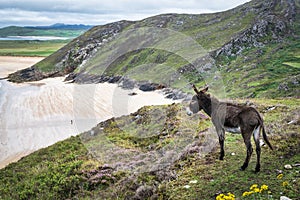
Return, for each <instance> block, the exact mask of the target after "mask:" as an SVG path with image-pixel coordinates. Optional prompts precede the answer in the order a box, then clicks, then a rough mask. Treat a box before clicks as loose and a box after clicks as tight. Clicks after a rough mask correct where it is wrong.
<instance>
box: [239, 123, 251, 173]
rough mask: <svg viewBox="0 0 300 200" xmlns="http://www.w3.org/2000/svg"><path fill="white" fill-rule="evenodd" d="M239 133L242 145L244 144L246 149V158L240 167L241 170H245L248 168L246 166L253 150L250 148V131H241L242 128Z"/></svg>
mask: <svg viewBox="0 0 300 200" xmlns="http://www.w3.org/2000/svg"><path fill="white" fill-rule="evenodd" d="M241 132H242V136H243V139H244V143H245V145H246V148H247V156H246V159H245V162H244V164H243V165H242V167H241V170H245V169H246V168H247V167H248V164H249V161H250V158H251V155H252V152H253V148H252V145H251V135H252V131H249V129H243V128H242V129H241Z"/></svg>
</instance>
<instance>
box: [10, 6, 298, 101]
mask: <svg viewBox="0 0 300 200" xmlns="http://www.w3.org/2000/svg"><path fill="white" fill-rule="evenodd" d="M299 6H300V5H299V2H298V1H276V0H274V1H256V0H254V1H251V2H249V3H246V4H244V5H242V6H239V7H237V8H234V9H232V10H229V11H226V12H220V13H215V14H200V15H185V14H165V15H158V16H154V17H150V18H147V19H144V20H141V21H120V22H115V23H111V24H107V25H103V26H97V27H94V28H92V29H91V30H89V31H87V32H86V33H84V34H83V35H81V36H79V37H78V38H76V39H74V40H73V41H72V42H70V43H69V44H68V45H66V46H64V47H63V48H61V49H60V50H59V51H57V52H56V53H54V54H52V55H51V56H49V57H47V58H46V59H44V60H43V61H41V62H40V63H38V64H36V65H35V66H33V68H31V70H33V72H36V73H31V75H30V76H28V75H27V76H24V77H26V79H25V78H22V74H23V73H22V71H21V72H18V73H16V74H12V75H11V76H10V80H11V81H16V82H22V81H26V80H39V79H41V78H45V77H49V76H54V75H55V76H57V75H64V74H68V73H70V72H73V71H74V73H73V74H72V77H71V78H73V79H74V81H75V82H83V83H84V82H90V80H91V79H93V80H94V82H97V81H98V82H99V81H101V80H102V79H101V77H104V76H119V75H121V76H124V75H125V76H126V77H129V78H130V79H134V80H136V81H143V80H150V78H151V80H152V79H153V80H152V81H153V82H157V83H161V84H165V85H170V86H171V87H177V88H184V87H185V86H186V84H187V83H188V82H194V83H197V84H199V85H203V84H205V82H206V83H207V82H210V81H209V80H208V78H207V74H206V75H205V74H204V73H203V72H204V71H206V70H205V69H204V68H205V67H207V66H208V67H209V65H210V66H211V67H209V68H210V69H211V68H213V70H211V71H213V73H215V72H216V71H217V72H218V73H219V77H220V78H221V79H222V82H223V85H224V89H225V92H226V94H227V95H228V96H230V97H268V98H273V97H288V96H294V97H297V96H299V90H298V88H299V73H298V72H299V62H300V61H299V58H300V57H299V56H300V52H299V32H300V31H299V29H300V28H299V24H300V23H299ZM189 48H191V49H189ZM193 53H194V54H193ZM204 57H206V58H207V59H203V58H204ZM203 60H205V61H203ZM79 66H80V67H79ZM150 66H151V67H150ZM140 71H143V72H144V73H143V76H141V75H139V74H140V73H139V72H140ZM158 71H159V73H157V72H158ZM24 73H26V70H25V71H24ZM154 74H155V75H157V74H161V76H163V77H169V79H168V80H167V81H165V82H162V81H161V80H164V79H162V78H161V77H160V76H158V77H155V76H153V75H154ZM211 74H212V73H211ZM88 75H90V76H88ZM144 75H146V76H144ZM97 77H98V78H97ZM149 77H150V78H149ZM179 77H181V79H180V80H178V78H179ZM183 80H184V81H183ZM210 80H211V79H210ZM219 82H220V81H219ZM183 90H184V89H183Z"/></svg>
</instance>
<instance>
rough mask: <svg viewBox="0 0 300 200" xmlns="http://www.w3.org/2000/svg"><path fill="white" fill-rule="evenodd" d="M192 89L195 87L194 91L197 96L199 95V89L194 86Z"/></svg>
mask: <svg viewBox="0 0 300 200" xmlns="http://www.w3.org/2000/svg"><path fill="white" fill-rule="evenodd" d="M192 87H193V89H194V91H195V92H196V94H198V93H199V90H198V89H197V87H196V86H195V85H194V84H192Z"/></svg>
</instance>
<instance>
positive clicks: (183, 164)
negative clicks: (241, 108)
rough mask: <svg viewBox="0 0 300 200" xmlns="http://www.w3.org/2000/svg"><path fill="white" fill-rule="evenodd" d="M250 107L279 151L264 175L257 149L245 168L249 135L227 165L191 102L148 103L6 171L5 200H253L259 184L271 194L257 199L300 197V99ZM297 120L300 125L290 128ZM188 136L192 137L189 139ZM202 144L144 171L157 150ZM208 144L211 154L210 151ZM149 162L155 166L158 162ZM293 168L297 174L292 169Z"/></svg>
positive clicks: (269, 154)
mask: <svg viewBox="0 0 300 200" xmlns="http://www.w3.org/2000/svg"><path fill="white" fill-rule="evenodd" d="M235 101H236V102H240V103H242V102H243V101H242V100H239V99H237V100H235ZM250 102H252V103H253V104H254V105H255V106H256V107H257V108H258V110H259V111H260V112H261V113H262V115H263V116H264V119H265V126H266V129H267V132H268V137H269V140H270V142H271V144H272V145H273V148H274V151H271V150H270V149H269V148H268V147H267V146H264V147H263V148H262V160H261V165H262V166H261V172H259V173H258V174H256V173H254V168H255V163H256V156H255V151H254V153H253V156H252V159H251V161H250V164H249V167H248V168H247V169H246V170H245V171H240V170H239V167H240V166H241V165H242V163H243V161H244V158H245V155H246V152H245V146H244V144H243V140H242V137H241V135H239V134H229V133H228V134H226V140H225V141H226V142H225V152H226V156H225V159H224V161H219V160H218V154H219V153H218V152H219V147H218V143H217V140H216V139H212V138H211V137H212V136H214V138H215V132H212V133H211V134H212V135H211V136H209V135H207V136H205V134H206V133H207V128H208V127H209V126H211V122H210V120H208V119H199V116H197V115H194V116H193V117H192V118H191V117H188V116H187V115H186V114H185V109H184V108H185V105H180V104H173V105H169V106H147V107H144V108H142V109H140V110H139V111H138V112H136V113H133V114H131V115H128V116H122V117H119V118H112V119H110V120H107V121H105V122H101V123H100V124H98V126H97V127H95V128H93V129H92V130H93V135H91V134H90V133H91V132H90V131H88V132H86V133H83V134H81V135H80V136H77V137H71V138H70V139H67V140H65V141H62V142H58V143H57V144H54V145H52V146H50V147H48V148H45V149H41V150H39V151H37V152H34V153H33V154H31V155H29V156H26V157H24V158H23V159H21V160H20V161H19V162H17V163H12V164H10V165H8V166H7V167H6V168H4V169H1V170H0V177H1V179H0V198H1V199H57V198H63V199H66V198H68V199H77V198H79V199H99V198H101V199H128V198H129V199H132V198H135V197H141V198H143V199H150V197H151V196H152V197H155V198H157V199H215V198H216V196H217V195H219V194H227V193H229V192H230V193H232V194H234V195H235V197H236V199H253V197H252V196H249V197H243V198H242V195H243V193H244V192H246V191H248V192H249V191H250V187H251V186H252V185H253V184H258V187H261V186H262V185H267V186H268V190H267V191H268V192H271V193H270V194H268V193H267V191H266V192H263V193H256V194H253V195H262V196H263V197H266V196H267V195H272V198H273V199H279V197H280V196H281V195H285V196H288V197H289V198H291V199H297V198H298V194H299V190H300V185H299V183H300V182H299V172H298V171H299V169H298V167H296V166H295V165H294V164H299V160H300V152H299V145H300V144H299V141H300V135H299V133H300V127H299V118H297V113H298V115H299V105H300V101H299V99H293V98H289V99H250ZM269 108H273V109H269ZM292 120H294V123H289V122H290V121H292ZM295 120H296V121H295ZM297 120H298V121H297ZM182 138H188V139H187V140H186V142H185V141H184V140H182ZM208 139H210V142H209V140H208ZM195 142H196V143H195ZM197 143H198V144H199V145H200V146H199V147H200V149H198V151H197V150H196V151H195V150H192V149H193V148H191V149H190V150H188V151H187V152H186V153H184V154H183V156H181V157H180V158H176V159H174V160H172V159H171V160H169V161H171V162H170V163H169V164H167V165H165V166H164V167H163V168H161V169H160V170H158V171H151V170H141V171H139V170H138V169H148V168H147V167H146V166H147V162H146V161H147V159H149V158H151V155H155V154H152V153H153V152H156V151H157V152H161V153H163V152H162V151H161V150H162V149H164V150H170V149H172V148H174V147H175V148H177V149H178V148H179V151H178V153H183V152H185V151H186V148H180V145H179V144H183V146H182V147H185V145H187V144H197ZM174 145H175V146H174ZM207 145H208V146H207ZM205 147H209V149H210V151H203V150H204V149H203V148H205ZM201 148H202V150H201ZM110 149H112V150H110ZM108 152H109V153H108ZM134 152H139V154H137V155H135V154H132V153H134ZM151 152H152V153H151ZM170 152H171V151H170ZM143 154H145V155H148V156H146V157H143V156H141V155H143ZM122 155H123V156H122ZM126 156H127V157H126ZM164 156H167V154H165V155H164ZM164 156H162V155H160V157H164ZM116 161H117V163H118V165H119V166H123V167H121V168H119V170H116V169H114V168H110V167H109V166H113V163H116ZM142 163H144V164H142ZM149 164H150V165H149V166H152V167H154V166H155V165H156V161H153V162H150V163H149ZM287 164H290V165H292V169H286V168H285V167H284V166H285V165H287ZM130 166H131V167H133V168H130ZM134 166H135V167H134ZM128 167H129V168H128ZM143 167H144V168H143ZM132 169H134V170H133V171H132ZM280 174H282V175H280ZM278 175H279V176H278ZM20 180H21V181H20ZM262 199H264V198H262Z"/></svg>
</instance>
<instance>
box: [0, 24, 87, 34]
mask: <svg viewBox="0 0 300 200" xmlns="http://www.w3.org/2000/svg"><path fill="white" fill-rule="evenodd" d="M91 27H92V26H87V25H67V24H53V25H51V26H27V27H20V26H8V27H4V28H1V29H0V37H8V36H56V37H77V36H79V35H81V34H83V33H84V32H85V31H87V30H88V29H90V28H91Z"/></svg>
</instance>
